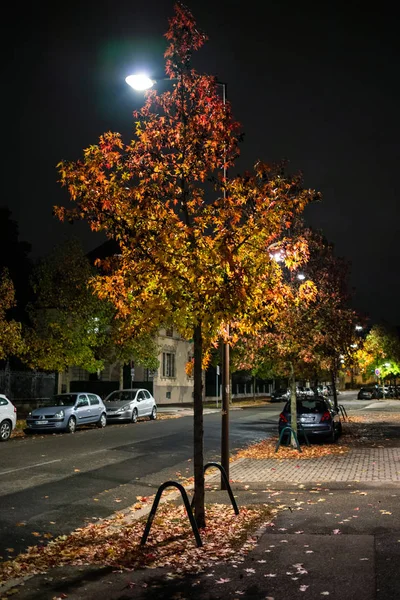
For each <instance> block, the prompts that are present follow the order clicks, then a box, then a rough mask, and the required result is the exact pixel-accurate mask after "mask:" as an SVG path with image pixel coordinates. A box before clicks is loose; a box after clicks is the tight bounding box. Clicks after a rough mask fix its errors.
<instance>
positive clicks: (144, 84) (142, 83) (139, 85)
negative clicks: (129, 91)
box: [125, 73, 155, 92]
mask: <svg viewBox="0 0 400 600" xmlns="http://www.w3.org/2000/svg"><path fill="white" fill-rule="evenodd" d="M125 81H126V83H127V84H128V85H130V86H131V88H133V89H134V90H136V91H137V92H143V91H144V90H148V89H150V88H151V87H153V85H154V84H155V81H154V80H153V79H150V77H149V76H148V75H146V74H145V73H137V74H135V75H128V77H125Z"/></svg>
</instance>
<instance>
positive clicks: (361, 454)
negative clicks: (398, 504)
mask: <svg viewBox="0 0 400 600" xmlns="http://www.w3.org/2000/svg"><path fill="white" fill-rule="evenodd" d="M230 478H231V480H233V481H236V482H247V483H250V482H264V481H265V482H269V481H285V482H295V483H303V482H309V481H360V482H361V481H390V482H400V448H357V449H353V450H351V451H350V452H349V453H348V454H346V455H345V456H324V457H321V458H315V459H309V460H304V459H303V460H284V459H282V460H279V459H278V460H277V459H265V460H262V459H261V460H255V459H249V458H245V459H242V460H240V461H238V462H237V463H232V464H231V465H230ZM214 479H217V478H213V480H214Z"/></svg>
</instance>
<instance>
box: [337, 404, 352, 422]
mask: <svg viewBox="0 0 400 600" xmlns="http://www.w3.org/2000/svg"><path fill="white" fill-rule="evenodd" d="M338 408H339V410H340V412H341V414H342V417H343V420H344V421H345V420H346V419H347V420H348V419H349V417H348V416H347V411H346V409H345V407H344V406H343V404H339V406H338Z"/></svg>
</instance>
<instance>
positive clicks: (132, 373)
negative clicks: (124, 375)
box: [131, 367, 135, 379]
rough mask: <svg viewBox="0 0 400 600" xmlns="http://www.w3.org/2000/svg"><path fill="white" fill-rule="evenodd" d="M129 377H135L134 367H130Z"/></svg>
mask: <svg viewBox="0 0 400 600" xmlns="http://www.w3.org/2000/svg"><path fill="white" fill-rule="evenodd" d="M131 379H135V367H132V369H131Z"/></svg>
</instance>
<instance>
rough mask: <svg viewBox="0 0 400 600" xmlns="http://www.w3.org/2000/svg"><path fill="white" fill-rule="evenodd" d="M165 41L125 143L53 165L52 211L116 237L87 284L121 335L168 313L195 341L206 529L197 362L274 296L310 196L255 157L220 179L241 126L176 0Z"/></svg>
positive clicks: (197, 443)
mask: <svg viewBox="0 0 400 600" xmlns="http://www.w3.org/2000/svg"><path fill="white" fill-rule="evenodd" d="M166 37H167V39H168V42H169V46H168V48H167V50H166V53H165V57H166V73H167V75H168V76H169V77H170V78H171V91H167V92H165V93H163V94H162V95H158V94H157V92H156V91H150V92H148V93H147V96H146V101H145V104H144V106H143V108H142V109H141V110H140V111H139V112H138V113H135V114H134V118H135V129H134V139H133V140H132V141H131V142H130V143H129V144H125V143H123V141H122V139H121V136H120V135H119V134H117V133H110V132H109V133H106V134H104V135H103V136H101V138H100V141H99V143H98V144H97V145H93V146H90V147H89V148H87V149H86V150H85V151H84V157H83V160H80V161H77V162H72V163H68V162H63V163H60V165H59V171H60V174H61V181H62V183H63V185H64V186H66V188H67V190H68V192H69V197H70V199H71V200H72V201H73V202H75V203H76V207H74V209H72V210H70V211H67V210H66V209H64V208H56V209H55V212H56V214H57V215H58V217H59V218H60V219H64V218H68V219H76V218H80V219H85V220H87V221H88V222H89V224H90V226H91V228H92V229H93V230H94V231H102V232H104V233H105V234H106V235H107V236H108V237H109V238H110V239H114V240H116V241H117V242H118V244H119V246H120V253H119V254H118V255H117V256H113V257H111V258H109V259H108V260H105V261H102V264H101V266H102V269H103V274H102V275H99V276H96V277H94V278H93V281H92V283H93V287H94V289H95V290H96V293H97V294H98V296H99V297H100V298H102V299H106V300H108V301H110V302H111V303H112V304H113V305H114V307H115V308H116V311H117V317H118V319H119V320H120V321H121V322H122V323H123V327H124V331H125V332H130V333H131V335H133V336H137V335H142V334H144V333H148V332H149V331H151V330H153V329H154V327H157V326H159V325H161V324H162V323H164V322H166V321H167V320H171V319H173V321H174V324H175V325H176V326H177V328H178V329H179V331H180V333H181V334H182V335H184V336H186V337H187V338H188V339H189V338H192V339H193V341H194V368H193V375H194V474H195V499H196V501H195V514H196V519H197V522H198V524H199V526H200V527H202V526H204V524H205V519H204V474H203V412H202V410H203V409H202V393H201V391H202V379H201V369H202V367H204V365H205V364H206V363H207V360H208V356H209V351H210V348H211V347H212V344H213V343H214V342H215V340H216V339H217V338H218V337H219V336H220V335H223V332H224V330H225V328H226V324H228V323H230V322H231V321H234V320H235V319H236V320H237V321H238V322H240V323H242V325H241V327H242V330H243V329H245V328H246V327H247V326H249V325H248V324H249V323H250V319H249V318H248V316H249V314H250V313H251V312H252V311H254V310H258V309H259V308H260V307H261V306H264V305H265V303H266V302H268V301H269V299H270V298H273V297H274V296H275V291H274V289H275V288H274V286H275V283H276V282H278V281H279V273H278V271H277V269H276V264H275V263H274V261H273V260H271V258H270V253H269V247H270V245H271V244H272V243H274V242H276V240H277V239H280V238H282V237H284V233H283V232H284V231H285V230H286V228H287V227H289V226H290V224H291V222H292V220H293V218H294V216H295V215H296V214H298V213H301V212H302V210H303V209H304V207H305V206H306V204H307V203H308V202H309V201H311V200H312V199H313V198H314V196H315V193H314V192H313V191H311V190H304V189H303V188H302V182H301V178H300V177H299V176H293V177H285V175H284V174H283V170H282V168H281V167H280V166H279V167H277V166H270V165H265V164H263V163H261V162H258V163H257V164H256V165H255V168H254V172H253V173H247V174H245V175H244V176H237V177H232V178H229V179H228V178H226V177H224V175H223V173H224V169H228V168H229V167H231V166H232V165H233V164H234V160H235V158H236V157H237V155H238V143H239V129H238V124H237V123H235V121H234V120H233V119H232V116H231V109H230V106H229V104H224V103H223V101H222V99H221V95H220V93H219V92H220V90H219V88H218V85H217V82H216V81H215V79H214V78H213V77H209V76H205V75H199V74H198V73H196V72H195V71H194V70H193V69H192V68H191V65H190V56H191V54H192V52H193V51H194V50H197V49H199V48H200V47H201V46H202V44H203V42H204V40H205V36H204V35H203V34H202V33H201V32H199V30H198V28H197V27H196V24H195V21H194V19H193V17H192V15H191V13H190V12H189V11H188V10H187V8H185V7H184V6H183V5H182V4H180V3H178V4H177V5H176V6H175V15H174V16H173V18H172V19H171V20H170V27H169V30H168V32H167V34H166ZM303 254H304V248H303V247H299V248H293V249H292V255H291V259H290V260H292V262H293V264H295V263H296V262H301V260H302V259H303ZM276 290H277V291H276V293H277V294H279V293H280V292H281V290H280V288H279V287H277V288H276ZM231 341H232V342H233V341H234V340H231Z"/></svg>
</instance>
